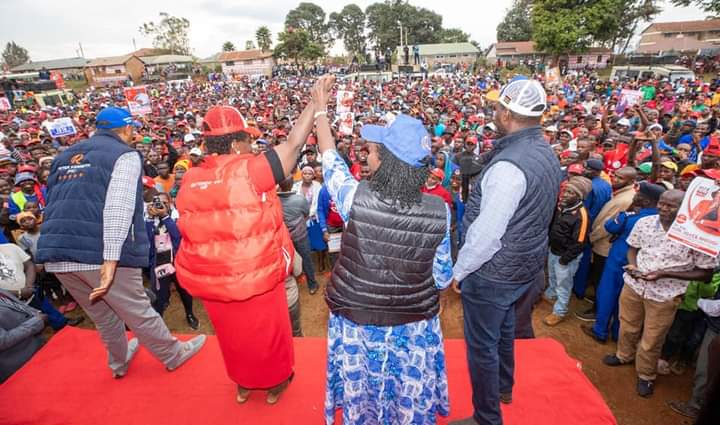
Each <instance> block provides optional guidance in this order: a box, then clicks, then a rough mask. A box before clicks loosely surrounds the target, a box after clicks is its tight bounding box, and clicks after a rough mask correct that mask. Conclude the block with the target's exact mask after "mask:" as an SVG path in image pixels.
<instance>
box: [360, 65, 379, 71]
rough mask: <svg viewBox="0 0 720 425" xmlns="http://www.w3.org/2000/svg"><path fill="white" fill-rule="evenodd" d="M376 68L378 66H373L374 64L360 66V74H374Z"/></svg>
mask: <svg viewBox="0 0 720 425" xmlns="http://www.w3.org/2000/svg"><path fill="white" fill-rule="evenodd" d="M378 66H379V65H375V64H371V65H368V64H363V65H360V72H376V71H377V70H378Z"/></svg>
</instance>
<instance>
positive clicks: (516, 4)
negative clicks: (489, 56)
mask: <svg viewBox="0 0 720 425" xmlns="http://www.w3.org/2000/svg"><path fill="white" fill-rule="evenodd" d="M531 6H532V0H513V3H512V6H510V8H509V9H508V10H507V11H506V12H505V17H504V18H503V20H502V21H501V22H500V23H499V24H498V26H497V29H496V32H497V41H527V40H530V38H531V37H532V21H531V19H530V10H531Z"/></svg>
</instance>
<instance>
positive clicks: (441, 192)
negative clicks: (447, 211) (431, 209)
mask: <svg viewBox="0 0 720 425" xmlns="http://www.w3.org/2000/svg"><path fill="white" fill-rule="evenodd" d="M420 191H421V192H423V193H428V194H430V195H435V196H439V197H441V198H442V199H443V201H445V203H446V204H448V207H450V208H451V209H452V197H451V196H450V193H449V192H448V191H447V190H446V189H445V188H444V187H442V185H440V184H439V185H437V186H435V187H433V188H432V189H428V187H427V186H423V187H422V189H420Z"/></svg>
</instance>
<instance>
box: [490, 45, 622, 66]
mask: <svg viewBox="0 0 720 425" xmlns="http://www.w3.org/2000/svg"><path fill="white" fill-rule="evenodd" d="M551 59H552V55H548V54H546V53H543V52H540V51H538V50H536V49H535V43H534V42H533V41H499V42H497V43H495V44H493V45H492V46H490V49H489V51H488V53H487V60H488V62H490V63H495V64H497V65H498V66H506V65H518V64H521V63H522V64H526V65H527V64H533V65H537V64H540V63H544V64H548V63H549V62H550V60H551ZM611 59H612V51H611V50H610V49H607V48H604V47H591V48H589V49H588V50H587V51H585V52H582V53H570V54H567V55H562V56H560V58H559V61H560V66H561V67H564V68H567V69H584V68H591V69H602V68H607V67H608V64H609V63H610V60H611Z"/></svg>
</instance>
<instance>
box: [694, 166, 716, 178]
mask: <svg viewBox="0 0 720 425" xmlns="http://www.w3.org/2000/svg"><path fill="white" fill-rule="evenodd" d="M696 173H697V174H698V175H703V174H704V175H706V176H708V177H710V178H711V179H713V180H720V170H717V169H715V168H711V169H709V170H697V171H696Z"/></svg>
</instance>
